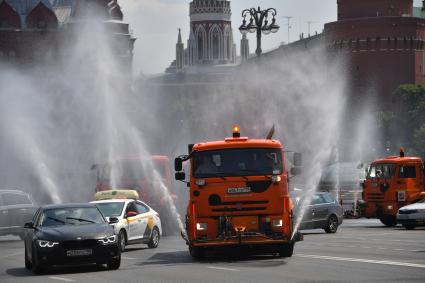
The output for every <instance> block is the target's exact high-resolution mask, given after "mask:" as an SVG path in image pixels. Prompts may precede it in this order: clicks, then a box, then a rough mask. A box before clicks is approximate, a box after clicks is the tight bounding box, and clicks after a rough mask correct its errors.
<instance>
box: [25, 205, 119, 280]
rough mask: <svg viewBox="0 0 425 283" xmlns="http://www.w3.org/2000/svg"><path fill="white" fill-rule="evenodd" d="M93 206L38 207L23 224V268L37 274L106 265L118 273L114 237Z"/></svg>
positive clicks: (117, 255)
mask: <svg viewBox="0 0 425 283" xmlns="http://www.w3.org/2000/svg"><path fill="white" fill-rule="evenodd" d="M116 222H118V219H116V218H110V222H109V223H108V222H107V221H106V219H105V218H104V216H103V215H102V213H101V212H100V210H99V209H98V208H97V207H96V206H95V205H94V204H65V205H47V206H42V207H40V208H39V209H38V210H37V212H36V213H35V215H34V218H33V220H32V222H29V223H27V224H25V228H26V229H25V239H24V241H25V267H26V268H27V269H32V270H33V272H34V273H40V272H42V271H43V270H45V269H46V268H47V267H50V266H57V265H80V264H89V263H96V264H98V265H101V264H106V265H107V267H108V269H118V268H119V267H120V264H121V252H120V248H119V244H118V243H119V241H118V236H117V235H116V234H115V231H114V228H113V227H112V226H111V225H109V224H111V223H116Z"/></svg>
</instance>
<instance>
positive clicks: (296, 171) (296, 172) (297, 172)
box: [291, 167, 302, 176]
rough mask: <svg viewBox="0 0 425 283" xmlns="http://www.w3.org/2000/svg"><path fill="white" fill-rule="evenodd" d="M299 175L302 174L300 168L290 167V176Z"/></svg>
mask: <svg viewBox="0 0 425 283" xmlns="http://www.w3.org/2000/svg"><path fill="white" fill-rule="evenodd" d="M301 173H302V170H301V168H300V167H292V168H291V175H292V176H298V175H301Z"/></svg>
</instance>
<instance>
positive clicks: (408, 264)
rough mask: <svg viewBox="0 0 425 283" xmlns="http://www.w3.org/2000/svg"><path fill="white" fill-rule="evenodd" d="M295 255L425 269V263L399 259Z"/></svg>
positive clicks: (298, 255)
mask: <svg viewBox="0 0 425 283" xmlns="http://www.w3.org/2000/svg"><path fill="white" fill-rule="evenodd" d="M295 256H296V257H303V258H313V259H326V260H335V261H349V262H359V263H375V264H382V265H394V266H404V267H415V268H424V269H425V264H419V263H409V262H398V261H388V260H374V259H363V258H350V257H335V256H322V255H307V254H297V255H295Z"/></svg>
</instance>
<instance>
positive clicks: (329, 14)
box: [119, 0, 421, 76]
mask: <svg viewBox="0 0 425 283" xmlns="http://www.w3.org/2000/svg"><path fill="white" fill-rule="evenodd" d="M119 2H120V4H121V6H122V9H123V12H124V20H125V21H126V22H128V23H129V24H130V29H131V30H132V32H133V35H134V36H135V37H136V38H137V41H136V44H135V47H134V60H133V70H134V74H135V75H136V76H137V75H139V74H141V73H142V74H156V73H162V72H164V70H165V69H166V68H167V67H168V66H169V65H170V63H171V62H172V61H173V60H174V59H175V52H176V51H175V46H176V42H177V33H178V29H179V28H181V29H182V38H183V42H184V43H185V47H186V45H187V42H186V40H187V38H188V37H189V24H190V19H189V3H190V2H191V1H190V0H120V1H119ZM230 2H231V7H232V26H233V36H234V40H235V43H236V46H237V53H238V55H239V53H240V49H239V48H240V39H241V34H240V32H239V30H238V27H239V26H240V24H241V22H242V17H241V11H242V10H243V9H246V8H252V7H258V6H260V7H261V8H262V9H266V8H271V7H273V8H276V9H277V13H278V22H277V24H279V25H280V26H281V29H280V30H279V32H278V33H276V34H271V35H267V36H263V40H262V44H263V50H264V51H267V50H271V49H274V48H277V47H278V46H279V45H280V44H281V43H283V42H285V43H286V42H287V41H288V20H287V19H286V18H284V17H285V16H290V17H293V18H292V19H291V20H290V29H289V30H290V32H289V35H290V41H291V42H292V41H294V40H297V39H298V38H299V35H300V34H301V33H304V34H307V33H308V24H307V22H311V24H310V32H311V33H312V34H314V33H315V32H316V31H318V32H321V31H322V30H323V25H324V24H325V23H327V22H332V21H336V18H337V4H336V3H337V0H231V1H230ZM414 3H415V5H416V6H419V5H420V4H421V1H420V0H414ZM248 38H249V40H250V50H251V52H254V51H255V48H256V42H255V34H250V35H249V36H248Z"/></svg>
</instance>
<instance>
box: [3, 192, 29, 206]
mask: <svg viewBox="0 0 425 283" xmlns="http://www.w3.org/2000/svg"><path fill="white" fill-rule="evenodd" d="M3 202H4V205H21V204H32V202H31V200H30V199H29V198H28V196H26V195H22V194H12V193H6V194H3Z"/></svg>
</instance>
